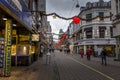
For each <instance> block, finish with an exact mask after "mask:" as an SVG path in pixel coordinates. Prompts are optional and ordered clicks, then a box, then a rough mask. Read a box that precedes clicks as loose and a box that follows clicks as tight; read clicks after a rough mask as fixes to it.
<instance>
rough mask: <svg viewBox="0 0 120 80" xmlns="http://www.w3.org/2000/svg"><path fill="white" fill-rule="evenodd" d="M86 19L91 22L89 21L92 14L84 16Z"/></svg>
mask: <svg viewBox="0 0 120 80" xmlns="http://www.w3.org/2000/svg"><path fill="white" fill-rule="evenodd" d="M86 19H88V20H87V21H91V20H90V19H92V13H90V14H86Z"/></svg>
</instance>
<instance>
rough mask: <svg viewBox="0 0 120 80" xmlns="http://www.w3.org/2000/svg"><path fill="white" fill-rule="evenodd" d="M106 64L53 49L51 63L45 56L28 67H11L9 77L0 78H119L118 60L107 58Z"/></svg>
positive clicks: (57, 79) (84, 79) (73, 79)
mask: <svg viewBox="0 0 120 80" xmlns="http://www.w3.org/2000/svg"><path fill="white" fill-rule="evenodd" d="M107 63H108V64H107V66H104V65H101V59H100V58H94V57H92V58H91V61H87V59H86V56H84V58H83V59H81V58H80V55H79V54H74V55H68V54H65V53H64V52H59V51H55V53H52V55H51V63H50V64H46V56H45V55H44V57H43V58H40V59H39V60H38V61H36V62H34V63H33V64H32V65H31V66H28V67H13V68H12V74H11V77H6V78H3V77H0V80H120V77H119V75H120V72H119V71H120V62H116V61H113V59H112V58H108V60H107Z"/></svg>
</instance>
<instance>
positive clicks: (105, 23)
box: [74, 0, 116, 56]
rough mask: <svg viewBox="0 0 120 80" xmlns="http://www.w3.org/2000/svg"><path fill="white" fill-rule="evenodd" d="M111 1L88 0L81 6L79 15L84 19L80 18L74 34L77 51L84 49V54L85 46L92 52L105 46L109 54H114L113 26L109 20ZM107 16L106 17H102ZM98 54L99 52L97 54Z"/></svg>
mask: <svg viewBox="0 0 120 80" xmlns="http://www.w3.org/2000/svg"><path fill="white" fill-rule="evenodd" d="M110 15H111V2H110V1H109V2H104V1H103V0H99V1H98V2H93V3H90V2H88V3H87V4H86V6H85V7H81V12H80V14H79V16H80V17H81V18H83V19H85V20H81V22H80V24H79V25H76V26H79V29H78V27H76V26H74V27H75V28H76V29H75V31H74V34H75V40H74V45H75V50H76V53H79V51H80V49H84V54H86V50H87V48H91V50H92V52H93V54H94V52H95V51H99V49H100V48H105V49H106V51H107V52H108V55H109V56H111V55H112V56H113V55H115V45H116V40H115V38H112V36H113V31H112V30H113V26H112V20H111V17H110ZM106 16H109V17H107V18H103V17H106ZM98 55H100V54H98Z"/></svg>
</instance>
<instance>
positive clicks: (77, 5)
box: [73, 0, 80, 8]
mask: <svg viewBox="0 0 120 80" xmlns="http://www.w3.org/2000/svg"><path fill="white" fill-rule="evenodd" d="M73 1H74V0H73ZM75 7H76V8H79V7H80V5H79V2H78V0H77V4H76V6H75Z"/></svg>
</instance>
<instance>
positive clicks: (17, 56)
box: [0, 0, 38, 76]
mask: <svg viewBox="0 0 120 80" xmlns="http://www.w3.org/2000/svg"><path fill="white" fill-rule="evenodd" d="M18 2H19V3H20V5H21V10H20V8H18V7H16V4H15V3H14V0H0V76H10V75H11V66H27V65H30V64H32V63H33V62H34V61H35V60H36V59H37V56H38V54H37V53H38V44H37V43H38V42H32V34H35V32H34V31H33V30H32V29H33V28H32V24H31V22H32V21H31V20H32V18H31V14H30V12H23V11H24V9H26V10H25V11H27V7H26V6H25V3H24V2H23V0H19V1H18ZM10 3H11V4H10Z"/></svg>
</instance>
